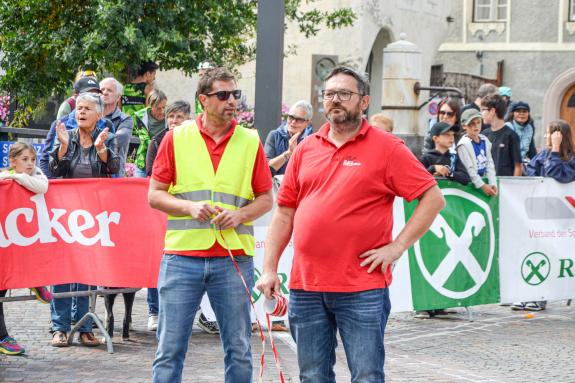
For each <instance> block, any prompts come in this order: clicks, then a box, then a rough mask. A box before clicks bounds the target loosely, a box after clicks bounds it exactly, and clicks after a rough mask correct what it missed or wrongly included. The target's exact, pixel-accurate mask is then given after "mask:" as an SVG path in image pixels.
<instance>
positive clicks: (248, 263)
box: [148, 68, 272, 382]
mask: <svg viewBox="0 0 575 383" xmlns="http://www.w3.org/2000/svg"><path fill="white" fill-rule="evenodd" d="M240 97H241V90H239V89H237V84H236V81H235V78H234V76H233V75H232V74H231V73H230V72H229V71H228V70H226V69H224V68H213V69H210V70H208V71H207V72H206V74H205V75H204V76H203V77H202V78H201V80H200V82H199V85H198V98H199V100H200V102H201V104H202V108H203V110H204V112H203V113H202V114H200V115H199V116H197V117H196V119H195V120H194V121H190V122H188V123H184V124H183V125H180V126H178V127H176V128H175V129H174V130H172V131H170V132H168V133H166V136H165V137H164V139H163V141H162V143H161V145H160V147H159V149H158V154H157V157H156V161H155V162H154V167H153V170H152V177H151V180H150V189H149V195H148V198H149V202H150V205H151V206H152V207H153V208H155V209H158V210H161V211H163V212H165V213H167V214H168V225H167V231H166V238H165V246H164V257H163V259H162V263H161V267H160V274H159V277H158V291H159V297H160V312H159V324H158V330H157V337H158V349H157V352H156V359H155V361H154V365H153V381H154V382H179V381H181V378H182V369H183V363H184V359H185V355H186V351H187V349H188V344H189V343H188V342H189V339H190V337H191V334H192V324H193V320H194V317H195V315H196V311H197V309H198V306H199V304H200V301H201V298H202V295H203V294H204V292H207V294H208V297H209V299H210V303H211V306H212V308H213V309H214V313H215V315H216V319H217V321H218V326H219V328H220V334H221V335H220V336H221V340H222V344H223V347H224V353H225V357H224V362H225V381H226V382H251V380H252V357H251V348H250V338H251V323H250V322H251V321H250V303H249V299H248V296H247V292H246V291H245V288H244V286H243V283H242V281H241V279H240V276H239V275H238V273H237V271H236V269H235V267H234V265H233V262H232V259H231V258H230V257H229V256H228V252H231V254H233V255H234V257H235V259H236V261H237V264H238V266H239V268H240V270H241V272H242V274H243V276H244V278H245V281H246V283H247V285H248V287H249V288H250V289H251V288H253V284H254V266H253V255H254V244H255V240H254V228H253V225H252V221H253V220H254V219H256V218H258V217H260V216H261V215H263V214H265V213H266V212H267V211H269V210H270V209H271V207H272V192H271V190H272V181H271V174H270V170H269V167H268V165H267V160H266V156H265V153H264V150H263V147H262V145H261V142H260V140H259V137H258V135H257V132H256V131H253V130H249V129H246V128H243V127H242V126H239V125H237V122H236V120H235V118H234V116H235V113H236V108H237V104H238V100H239V99H240Z"/></svg>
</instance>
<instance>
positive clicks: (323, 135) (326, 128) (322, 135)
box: [315, 118, 372, 141]
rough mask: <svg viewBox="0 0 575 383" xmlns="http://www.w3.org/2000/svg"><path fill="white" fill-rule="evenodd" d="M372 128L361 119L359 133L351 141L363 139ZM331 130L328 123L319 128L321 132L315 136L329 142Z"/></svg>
mask: <svg viewBox="0 0 575 383" xmlns="http://www.w3.org/2000/svg"><path fill="white" fill-rule="evenodd" d="M371 128H372V127H371V125H369V123H368V122H367V120H366V119H365V118H362V119H361V127H360V128H359V132H357V134H356V135H355V136H354V137H353V138H352V139H351V140H350V141H355V140H356V139H358V138H363V137H364V136H365V135H366V134H367V132H368V131H369V130H370V129H371ZM330 129H331V125H330V123H329V122H326V123H325V124H323V126H322V127H321V128H319V130H318V132H317V133H316V134H315V136H316V137H318V138H323V139H324V140H328V141H329V138H328V134H329V131H330Z"/></svg>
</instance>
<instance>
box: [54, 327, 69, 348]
mask: <svg viewBox="0 0 575 383" xmlns="http://www.w3.org/2000/svg"><path fill="white" fill-rule="evenodd" d="M51 345H52V347H68V346H69V344H68V335H66V333H65V332H64V331H55V332H54V335H53V336H52V343H51Z"/></svg>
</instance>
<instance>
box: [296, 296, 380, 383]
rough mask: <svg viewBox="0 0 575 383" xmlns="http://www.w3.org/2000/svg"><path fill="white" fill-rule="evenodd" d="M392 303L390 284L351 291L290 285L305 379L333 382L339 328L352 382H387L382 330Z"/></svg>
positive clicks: (303, 381) (315, 382) (313, 382)
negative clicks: (304, 289)
mask: <svg viewBox="0 0 575 383" xmlns="http://www.w3.org/2000/svg"><path fill="white" fill-rule="evenodd" d="M390 309H391V304H390V302H389V293H388V289H387V288H386V289H375V290H367V291H359V292H353V293H322V292H313V291H303V290H291V291H290V301H289V322H290V329H291V332H292V337H293V338H294V340H295V342H296V344H297V357H298V365H299V370H300V381H301V383H335V382H336V378H335V372H334V369H333V367H334V365H335V348H336V347H337V339H336V332H337V330H338V329H339V334H340V336H341V340H342V343H343V347H344V350H345V355H346V357H347V365H348V367H349V369H350V371H351V381H352V383H383V382H385V375H384V372H383V362H384V359H385V350H384V347H383V336H384V331H385V325H386V324H387V318H388V316H389V311H390Z"/></svg>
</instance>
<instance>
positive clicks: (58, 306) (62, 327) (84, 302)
mask: <svg viewBox="0 0 575 383" xmlns="http://www.w3.org/2000/svg"><path fill="white" fill-rule="evenodd" d="M86 290H88V285H83V284H81V283H65V284H63V285H55V286H52V292H54V293H67V292H71V291H86ZM72 306H75V310H72ZM89 306H90V298H88V297H73V298H58V299H53V300H52V302H50V312H51V315H52V330H53V331H64V332H68V331H70V330H71V325H70V323H71V322H72V319H74V321H76V323H78V322H79V321H80V319H82V317H83V316H84V315H85V314H86V313H87V312H88V309H89ZM79 331H80V332H91V331H92V319H91V318H90V319H88V320H87V321H86V322H84V324H82V327H80V330H79Z"/></svg>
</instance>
